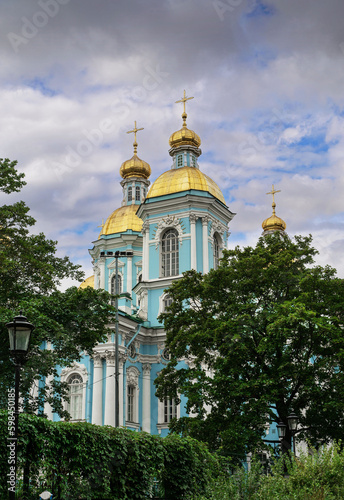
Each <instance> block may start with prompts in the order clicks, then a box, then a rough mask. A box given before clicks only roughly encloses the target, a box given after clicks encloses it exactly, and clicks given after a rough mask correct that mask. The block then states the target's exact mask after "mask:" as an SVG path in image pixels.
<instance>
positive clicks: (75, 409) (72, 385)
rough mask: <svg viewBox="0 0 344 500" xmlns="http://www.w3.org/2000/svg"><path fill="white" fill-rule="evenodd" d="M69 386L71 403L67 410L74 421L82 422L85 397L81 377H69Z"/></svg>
mask: <svg viewBox="0 0 344 500" xmlns="http://www.w3.org/2000/svg"><path fill="white" fill-rule="evenodd" d="M68 384H69V398H70V401H69V404H68V406H67V410H68V412H69V413H70V416H71V419H72V420H81V419H82V397H83V384H82V378H81V376H80V375H78V374H77V373H74V374H73V375H71V376H70V377H69V379H68Z"/></svg>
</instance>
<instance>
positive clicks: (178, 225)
mask: <svg viewBox="0 0 344 500" xmlns="http://www.w3.org/2000/svg"><path fill="white" fill-rule="evenodd" d="M169 228H171V229H176V230H177V232H178V238H179V243H180V244H182V236H183V234H184V233H185V227H184V226H183V225H182V222H181V220H180V219H178V218H177V217H176V216H175V215H172V216H170V215H169V216H167V217H164V218H163V219H161V220H160V221H159V222H158V224H157V226H156V229H155V234H154V233H153V237H154V241H155V248H156V249H158V247H159V243H160V240H161V233H162V232H163V231H165V229H169Z"/></svg>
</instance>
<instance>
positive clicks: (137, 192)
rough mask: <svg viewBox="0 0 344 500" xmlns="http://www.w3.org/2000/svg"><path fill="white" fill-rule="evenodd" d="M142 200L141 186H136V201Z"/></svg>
mask: <svg viewBox="0 0 344 500" xmlns="http://www.w3.org/2000/svg"><path fill="white" fill-rule="evenodd" d="M140 200H141V192H140V186H136V188H135V201H140Z"/></svg>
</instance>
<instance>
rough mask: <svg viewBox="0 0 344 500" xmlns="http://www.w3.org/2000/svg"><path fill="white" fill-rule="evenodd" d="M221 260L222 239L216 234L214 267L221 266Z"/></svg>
mask: <svg viewBox="0 0 344 500" xmlns="http://www.w3.org/2000/svg"><path fill="white" fill-rule="evenodd" d="M219 260H220V241H219V237H218V235H217V234H214V269H217V268H218V267H219Z"/></svg>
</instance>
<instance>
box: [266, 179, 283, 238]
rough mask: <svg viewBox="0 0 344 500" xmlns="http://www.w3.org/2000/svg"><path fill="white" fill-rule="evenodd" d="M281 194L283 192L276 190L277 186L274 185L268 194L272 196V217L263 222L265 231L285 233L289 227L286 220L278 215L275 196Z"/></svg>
mask: <svg viewBox="0 0 344 500" xmlns="http://www.w3.org/2000/svg"><path fill="white" fill-rule="evenodd" d="M280 192H281V190H280V189H278V190H276V189H275V186H274V185H273V184H272V189H271V191H269V193H266V194H272V215H271V217H268V218H267V219H265V221H264V222H263V224H262V228H263V229H264V231H284V230H285V228H286V227H287V225H286V223H285V222H284V220H283V219H281V218H280V217H278V216H277V215H276V203H275V194H276V193H280Z"/></svg>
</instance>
